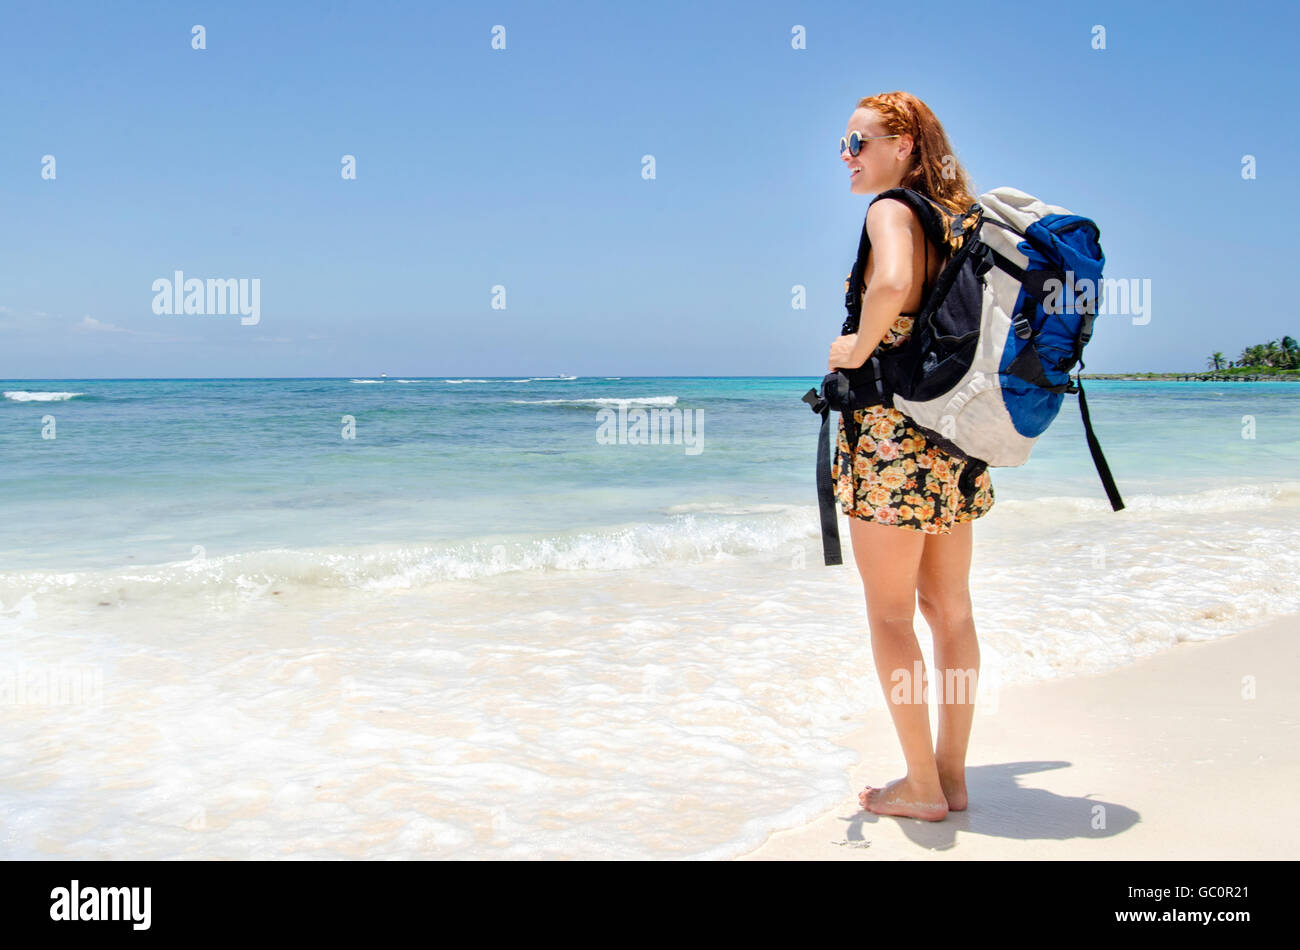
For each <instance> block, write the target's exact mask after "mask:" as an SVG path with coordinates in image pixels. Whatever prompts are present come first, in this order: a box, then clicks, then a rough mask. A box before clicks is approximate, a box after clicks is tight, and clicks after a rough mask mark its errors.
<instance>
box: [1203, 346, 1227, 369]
mask: <svg viewBox="0 0 1300 950" xmlns="http://www.w3.org/2000/svg"><path fill="white" fill-rule="evenodd" d="M1205 362H1206V363H1207V364H1208V365H1212V366H1213V367H1214V371H1215V372H1216V373H1217V372H1218V371H1219V368H1220V365H1219V364H1221V363H1222V362H1223V354H1222V353H1220V352H1219V351H1218V350H1215V351H1214V353H1212V354H1211V355H1210V358H1209V359H1208V360H1206V361H1205Z"/></svg>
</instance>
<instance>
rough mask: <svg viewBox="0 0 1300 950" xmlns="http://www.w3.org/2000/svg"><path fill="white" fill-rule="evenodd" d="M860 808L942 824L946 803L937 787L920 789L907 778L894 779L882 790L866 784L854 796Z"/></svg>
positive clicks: (946, 814) (879, 813)
mask: <svg viewBox="0 0 1300 950" xmlns="http://www.w3.org/2000/svg"><path fill="white" fill-rule="evenodd" d="M858 801H860V802H861V803H862V807H863V808H865V809H866V810H867V811H869V812H873V813H875V814H877V815H898V816H900V817H903V818H920V819H921V820H922V821H943V819H944V818H946V817H947V816H948V803H947V801H945V799H944V796H943V791H942V789H940V788H935V789H921V788H917V787H916V786H914V785H913V784H912V782H911V780H910V779H908V778H907V777H903V778H897V779H894V781H892V782H890V783H889V784H888V785H886V786H885V787H884V788H874V787H873V786H871V785H868V786H867V787H866V788H864V789H863V790H862V794H861V795H859V796H858Z"/></svg>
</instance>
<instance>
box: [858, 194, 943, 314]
mask: <svg viewBox="0 0 1300 950" xmlns="http://www.w3.org/2000/svg"><path fill="white" fill-rule="evenodd" d="M881 198H897V199H898V200H899V201H902V202H903V203H904V204H906V205H907V206H908V207H909V208H911V209H912V210H913V211H915V212H916V215H917V217H918V218H920V220H921V228H922V230H923V231H924V232H925V236H926V237H927V238H928V239H929V240H928V241H927V242H926V244H925V270H924V271H923V272H922V275H921V306H922V308H924V307H925V302H926V300H927V299H928V283H929V281H928V278H929V271H930V242H931V241H932V242H934V244H935V246H936V247H945V246H946V245H947V239H946V236H945V235H944V230H943V223H942V221H941V220H940V217H939V211H938V209H937V208H936V206H935V204H934V202H933V201H931V200H930V199H929V198H927V197H926V196H925V195H923V194H921V193H920V192H919V191H914V190H913V189H911V188H888V189H886V190H885V191H882V192H881V193H880V194H878V195H876V197H874V198H872V199H871V204H869V205H867V211H868V213H869V212H870V211H871V205H873V204H875V203H876V202H877V201H879V200H880V199H881ZM870 250H871V239H870V238H869V237H867V219H866V215H863V218H862V234H861V235H860V236H859V237H858V256H857V258H856V259H855V260H854V262H853V270H852V271H851V272H850V273H849V288H848V290H847V291H846V292H845V294H844V309H845V310H846V311H847V313H848V316H847V317H845V320H844V325H843V327H841V328H840V332H841V333H843V334H849V333H857V332H858V321H859V319H860V318H861V309H860V308H861V305H862V291H863V287H862V279H863V276H864V275H865V273H866V270H867V253H868V252H869V251H870Z"/></svg>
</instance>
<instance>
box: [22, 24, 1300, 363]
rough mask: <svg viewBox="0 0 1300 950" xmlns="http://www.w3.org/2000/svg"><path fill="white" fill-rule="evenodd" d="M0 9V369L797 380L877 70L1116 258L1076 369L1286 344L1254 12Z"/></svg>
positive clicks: (1285, 211)
mask: <svg viewBox="0 0 1300 950" xmlns="http://www.w3.org/2000/svg"><path fill="white" fill-rule="evenodd" d="M0 11H2V12H0V35H3V36H4V38H5V40H6V42H5V44H4V48H5V55H4V56H3V57H0V88H3V89H4V94H3V102H4V107H3V112H2V113H0V115H2V117H3V124H2V126H0V128H2V130H3V132H2V135H0V143H2V144H0V222H2V223H3V227H2V228H0V340H2V341H3V345H2V346H0V377H3V378H9V379H14V378H57V377H70V378H76V377H87V376H91V377H117V376H131V377H134V376H167V377H175V376H351V375H362V374H364V375H371V374H378V373H381V372H384V373H388V374H389V375H393V376H415V375H430V376H440V375H452V376H455V375H462V374H463V375H498V376H513V375H520V374H532V375H550V374H552V373H555V372H560V371H563V372H569V373H574V374H578V375H736V376H740V375H808V376H820V375H821V374H822V373H823V372H824V366H825V359H826V350H827V347H828V345H829V343H830V341H831V339H833V337H834V336H835V335H836V333H837V332H838V328H839V324H840V321H841V319H842V317H843V279H844V275H845V274H846V273H847V271H848V269H849V266H850V265H851V263H852V257H853V253H854V250H855V248H856V242H857V232H858V229H859V228H860V227H861V221H862V215H863V213H864V211H865V208H866V202H867V200H868V199H867V198H866V197H861V196H854V195H852V194H850V192H849V186H848V181H847V178H846V176H845V173H844V170H843V168H842V166H841V164H840V162H839V158H838V155H837V154H836V148H837V142H838V138H839V136H840V134H841V133H842V131H843V128H844V125H845V123H846V121H847V119H848V116H849V114H850V113H851V112H852V110H853V108H854V105H855V103H856V101H857V100H858V99H859V98H860V97H862V96H864V95H871V94H874V93H877V92H884V91H889V90H893V89H905V90H908V91H910V92H912V93H914V94H915V95H917V96H919V97H920V98H922V99H924V100H925V101H926V102H927V103H928V104H929V105H930V106H931V108H933V109H934V111H935V113H936V114H937V115H938V116H939V118H940V120H941V121H942V122H943V123H944V125H945V127H946V129H947V131H948V134H949V137H950V139H951V140H952V143H953V145H954V147H955V149H956V151H957V154H958V157H959V159H960V160H961V161H962V162H963V163H964V164H965V166H966V168H967V170H968V171H969V173H970V174H971V176H972V178H973V180H974V183H975V186H976V189H977V191H986V190H989V189H991V188H993V187H996V186H999V185H1012V186H1014V187H1017V188H1020V189H1022V190H1024V191H1028V192H1030V193H1031V194H1034V195H1037V196H1039V197H1041V198H1043V199H1044V200H1046V201H1048V202H1050V203H1054V204H1059V205H1063V206H1065V207H1067V208H1069V209H1070V210H1072V211H1074V212H1076V213H1079V214H1085V215H1088V216H1089V217H1092V218H1093V219H1094V220H1096V221H1097V223H1098V225H1099V226H1100V230H1101V240H1102V247H1103V249H1104V251H1105V253H1106V257H1107V267H1106V275H1107V276H1108V277H1115V278H1119V279H1123V280H1126V281H1137V282H1140V281H1143V280H1150V282H1151V283H1150V287H1151V291H1152V293H1151V300H1150V314H1149V317H1150V319H1149V322H1147V323H1145V324H1143V325H1135V324H1134V322H1133V318H1132V317H1130V316H1128V315H1112V316H1103V317H1102V318H1100V320H1099V323H1098V327H1097V330H1096V333H1095V336H1094V339H1093V342H1092V343H1091V344H1090V345H1089V347H1088V351H1087V353H1086V357H1085V358H1086V362H1087V368H1088V370H1090V371H1097V372H1124V371H1134V370H1146V369H1150V370H1180V369H1199V368H1201V367H1203V366H1204V363H1205V357H1206V355H1208V354H1209V353H1210V352H1211V351H1212V350H1216V349H1217V350H1222V351H1224V352H1225V353H1227V354H1228V355H1229V356H1230V357H1235V356H1236V355H1237V353H1238V352H1239V351H1240V349H1241V348H1242V347H1243V346H1245V345H1247V344H1250V343H1255V342H1262V341H1264V340H1267V339H1271V338H1276V337H1280V336H1281V335H1282V334H1284V333H1289V334H1291V335H1292V336H1297V337H1300V318H1297V315H1296V311H1295V306H1294V299H1295V293H1294V291H1293V289H1292V288H1291V286H1290V284H1289V280H1288V278H1289V276H1290V274H1292V273H1294V271H1295V267H1294V264H1293V263H1292V260H1291V251H1290V249H1291V247H1292V246H1293V243H1294V227H1295V225H1294V220H1295V212H1294V210H1293V209H1294V206H1295V195H1296V193H1297V170H1296V159H1297V151H1298V150H1297V136H1298V133H1297V130H1296V125H1295V122H1294V118H1293V117H1294V112H1295V98H1296V95H1295V94H1296V92H1297V86H1298V85H1300V83H1298V82H1297V79H1296V76H1297V70H1296V68H1295V63H1294V55H1295V54H1294V52H1293V46H1294V42H1295V36H1296V33H1297V26H1300V16H1298V15H1297V13H1296V12H1295V5H1293V4H1290V3H1287V4H1283V3H1272V4H1251V3H1238V4H1234V5H1233V6H1232V7H1231V10H1230V12H1224V11H1225V8H1223V7H1222V6H1221V5H1216V4H1195V3H1168V4H1165V3H1160V4H1155V3H1151V4H1140V5H1136V4H1131V3H1070V4H1057V3H992V2H986V3H978V4H975V3H970V2H960V3H946V2H937V3H930V4H925V5H918V6H911V5H902V4H897V5H892V6H886V5H868V4H859V5H853V4H844V3H765V2H761V0H760V2H746V3H739V2H737V3H707V2H705V3H674V2H656V3H653V4H623V3H570V2H563V0H558V2H553V3H551V2H548V3H536V2H532V3H498V4H491V5H479V4H463V5H455V6H452V5H447V4H434V3H385V2H367V3H344V2H312V3H288V2H284V3H205V4H200V3H184V2H179V3H161V2H159V3H122V4H101V3H89V2H87V3H54V2H50V3H24V2H13V0H6V3H5V4H4V6H3V8H0ZM195 24H201V25H203V26H204V27H205V29H206V45H207V48H206V49H204V50H194V49H192V48H191V27H192V26H193V25H195ZM497 24H500V25H503V26H504V27H505V28H506V34H505V35H506V49H505V50H493V49H492V48H491V40H492V33H491V31H492V28H493V26H495V25H497ZM1096 24H1101V25H1103V26H1104V27H1105V28H1106V45H1107V48H1106V49H1105V50H1094V49H1092V48H1091V40H1092V29H1093V26H1094V25H1096ZM795 25H801V26H803V27H804V28H806V32H807V49H804V50H795V49H792V48H791V30H792V28H793V27H794V26H795ZM345 154H350V155H354V156H355V157H356V169H357V177H356V179H355V180H344V179H343V178H342V176H341V174H340V169H341V159H342V156H343V155H345ZM646 154H650V155H653V156H654V158H655V162H656V178H655V179H654V180H650V181H647V180H645V179H643V177H642V173H641V170H642V156H643V155H646ZM45 155H52V156H54V159H55V163H56V164H55V171H56V177H55V178H54V179H53V180H47V179H43V178H42V176H41V169H42V161H43V156H45ZM1244 155H1254V156H1255V161H1256V169H1257V177H1256V178H1255V179H1254V180H1243V178H1242V175H1241V166H1242V156H1244ZM176 270H182V271H183V272H184V273H185V274H186V276H187V277H199V278H210V277H222V278H226V277H235V278H239V277H243V278H254V277H256V278H258V279H259V280H260V285H261V311H260V322H259V323H258V324H256V325H255V326H245V325H242V324H241V322H240V320H239V318H238V317H237V316H229V315H227V316H203V315H193V314H191V315H158V314H155V313H154V312H153V308H152V303H153V299H154V291H153V290H152V285H153V282H154V281H155V280H156V279H158V278H163V277H166V278H170V277H171V275H172V273H173V272H174V271H176ZM796 284H801V285H803V286H805V287H806V288H807V309H806V310H795V309H792V307H791V288H792V287H793V286H794V285H796ZM496 285H503V286H504V287H505V288H506V304H507V306H506V309H505V310H494V309H493V308H492V299H493V298H492V293H493V287H494V286H496Z"/></svg>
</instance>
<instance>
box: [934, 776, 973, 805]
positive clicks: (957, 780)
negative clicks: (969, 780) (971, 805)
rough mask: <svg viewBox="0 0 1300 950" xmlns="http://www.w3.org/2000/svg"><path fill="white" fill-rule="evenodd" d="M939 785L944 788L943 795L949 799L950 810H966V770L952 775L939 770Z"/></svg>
mask: <svg viewBox="0 0 1300 950" xmlns="http://www.w3.org/2000/svg"><path fill="white" fill-rule="evenodd" d="M939 785H940V786H941V787H942V788H943V797H944V798H945V799H947V800H948V810H949V811H965V810H966V770H965V769H962V770H961V771H960V772H958V773H956V774H953V775H950V774H948V773H946V772H944V770H943V769H940V770H939Z"/></svg>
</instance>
